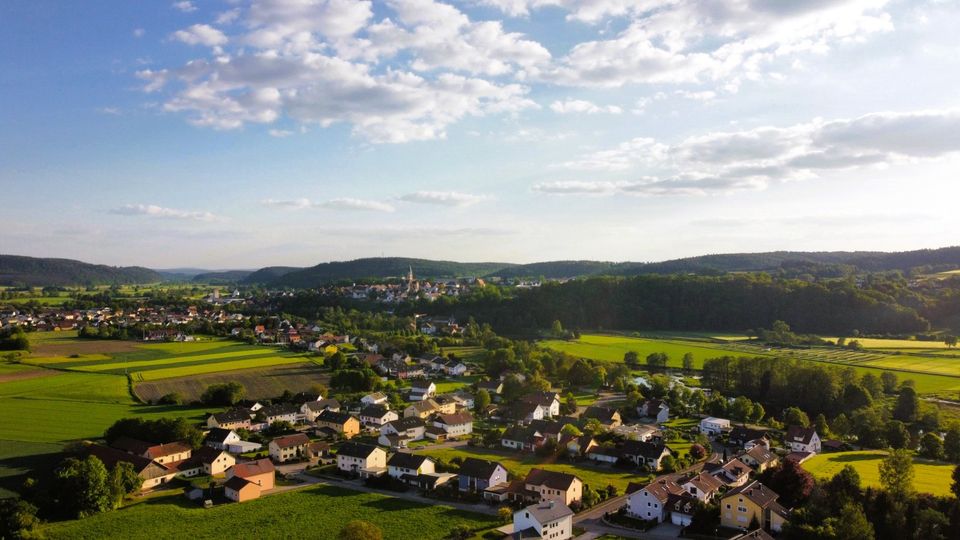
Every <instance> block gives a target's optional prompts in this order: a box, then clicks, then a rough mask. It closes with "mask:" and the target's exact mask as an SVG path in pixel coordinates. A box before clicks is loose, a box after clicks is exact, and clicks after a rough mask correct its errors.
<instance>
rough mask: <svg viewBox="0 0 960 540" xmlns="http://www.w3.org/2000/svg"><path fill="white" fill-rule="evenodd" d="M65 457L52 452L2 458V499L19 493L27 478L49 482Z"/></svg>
mask: <svg viewBox="0 0 960 540" xmlns="http://www.w3.org/2000/svg"><path fill="white" fill-rule="evenodd" d="M65 457H66V454H64V453H63V452H51V453H42V454H30V455H24V456H8V457H3V458H0V497H5V496H9V495H11V494H12V493H19V492H20V490H21V489H22V488H23V482H24V480H26V479H27V478H34V479H36V480H40V481H41V482H42V481H45V480H47V479H48V477H50V476H52V474H53V470H54V469H55V468H56V466H57V465H58V464H59V463H60V462H61V461H63V459H64V458H65ZM7 492H9V493H7Z"/></svg>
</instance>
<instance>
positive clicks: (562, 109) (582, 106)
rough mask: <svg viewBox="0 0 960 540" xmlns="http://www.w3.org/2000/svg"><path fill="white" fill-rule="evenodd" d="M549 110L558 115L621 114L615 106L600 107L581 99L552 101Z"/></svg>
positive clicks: (620, 110)
mask: <svg viewBox="0 0 960 540" xmlns="http://www.w3.org/2000/svg"><path fill="white" fill-rule="evenodd" d="M550 110H551V111H553V112H556V113H559V114H572V113H585V114H597V113H609V114H621V113H623V109H621V108H620V107H617V106H616V105H607V106H601V105H597V104H595V103H592V102H590V101H586V100H583V99H567V100H565V101H554V102H553V103H551V104H550Z"/></svg>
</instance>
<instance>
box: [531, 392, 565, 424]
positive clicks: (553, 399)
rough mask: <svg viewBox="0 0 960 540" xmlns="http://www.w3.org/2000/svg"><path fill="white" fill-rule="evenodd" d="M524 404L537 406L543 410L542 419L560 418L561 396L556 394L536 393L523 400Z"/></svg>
mask: <svg viewBox="0 0 960 540" xmlns="http://www.w3.org/2000/svg"><path fill="white" fill-rule="evenodd" d="M521 401H523V402H524V403H533V404H536V405H537V406H538V407H540V409H541V410H542V413H543V414H542V415H541V418H553V417H554V416H560V396H559V394H557V393H556V392H549V391H545V392H534V393H532V394H527V395H526V396H523V398H521Z"/></svg>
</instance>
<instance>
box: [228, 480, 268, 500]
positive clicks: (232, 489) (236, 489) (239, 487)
mask: <svg viewBox="0 0 960 540" xmlns="http://www.w3.org/2000/svg"><path fill="white" fill-rule="evenodd" d="M261 491H262V490H261V488H260V486H258V485H257V484H255V483H253V482H251V481H249V480H247V479H246V478H241V477H239V476H234V477H232V478H230V479H229V480H227V481H226V483H225V484H223V496H224V497H226V498H227V499H230V500H231V501H233V502H238V503H242V502H247V501H252V500H254V499H259V498H260V493H261Z"/></svg>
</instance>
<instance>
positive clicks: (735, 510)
mask: <svg viewBox="0 0 960 540" xmlns="http://www.w3.org/2000/svg"><path fill="white" fill-rule="evenodd" d="M754 518H756V520H757V523H759V524H760V525H761V526H763V509H761V508H760V507H759V506H757V505H756V504H755V503H754V502H753V501H751V500H750V499H748V498H747V497H744V496H743V495H742V494H738V495H731V496H729V497H724V498H723V500H721V501H720V525H722V526H724V527H730V528H735V529H739V528H746V527H749V526H750V523H751V522H752V521H753V519H754Z"/></svg>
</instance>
